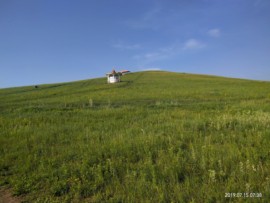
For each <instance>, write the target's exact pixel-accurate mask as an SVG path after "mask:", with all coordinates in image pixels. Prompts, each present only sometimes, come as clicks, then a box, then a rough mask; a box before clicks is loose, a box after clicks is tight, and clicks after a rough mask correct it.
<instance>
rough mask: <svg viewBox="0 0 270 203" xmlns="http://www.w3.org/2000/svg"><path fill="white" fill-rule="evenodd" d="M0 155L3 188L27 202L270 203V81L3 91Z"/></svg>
mask: <svg viewBox="0 0 270 203" xmlns="http://www.w3.org/2000/svg"><path fill="white" fill-rule="evenodd" d="M0 157H1V159H0V186H1V188H9V190H10V191H12V194H13V195H15V196H21V197H22V198H23V200H24V201H25V202H40V203H44V202H154V203H156V202H199V203H202V202H213V203H214V202H269V200H270V82H263V81H251V80H242V79H231V78H223V77H214V76H206V75H192V74H184V73H171V72H162V71H155V72H154V71H153V72H152V71H151V72H137V73H131V74H127V75H124V76H123V77H122V82H121V83H117V84H106V78H98V79H91V80H84V81H77V82H71V83H59V84H49V85H39V86H38V88H35V87H34V86H28V87H18V88H7V89H0ZM235 195H237V197H236V196H235ZM234 196H235V197H234ZM240 196H241V197H240Z"/></svg>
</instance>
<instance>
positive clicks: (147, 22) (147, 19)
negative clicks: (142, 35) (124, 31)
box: [126, 6, 161, 29]
mask: <svg viewBox="0 0 270 203" xmlns="http://www.w3.org/2000/svg"><path fill="white" fill-rule="evenodd" d="M160 13H161V7H159V6H156V7H154V8H152V9H150V10H149V11H147V12H146V13H144V14H143V15H142V16H141V17H139V18H137V19H136V20H129V21H126V25H127V26H128V27H130V28H132V29H145V28H150V29H158V27H159V23H158V22H157V21H156V19H157V16H158V15H159V14H160Z"/></svg>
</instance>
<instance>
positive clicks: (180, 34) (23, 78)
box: [0, 0, 270, 88]
mask: <svg viewBox="0 0 270 203" xmlns="http://www.w3.org/2000/svg"><path fill="white" fill-rule="evenodd" d="M114 67H115V68H116V70H122V69H128V70H130V71H142V70H156V69H160V70H167V71H175V72H186V73H201V74H212V75H220V76H229V77H237V78H249V79H259V80H270V1H269V0H132V1H127V0H0V88H3V87H12V86H23V85H35V84H43V83H56V82H67V81H74V80H80V79H87V78H95V77H103V76H105V73H106V72H109V71H111V70H112V68H114Z"/></svg>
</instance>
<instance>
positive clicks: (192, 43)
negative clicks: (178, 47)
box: [183, 39, 205, 50]
mask: <svg viewBox="0 0 270 203" xmlns="http://www.w3.org/2000/svg"><path fill="white" fill-rule="evenodd" d="M204 46H205V44H203V43H202V42H200V41H198V40H196V39H189V40H187V41H186V42H185V43H184V47H183V49H184V50H194V49H201V48H203V47H204Z"/></svg>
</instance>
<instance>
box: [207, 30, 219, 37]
mask: <svg viewBox="0 0 270 203" xmlns="http://www.w3.org/2000/svg"><path fill="white" fill-rule="evenodd" d="M220 34H221V32H220V29H217V28H215V29H211V30H208V35H209V36H210V37H219V36H220Z"/></svg>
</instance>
